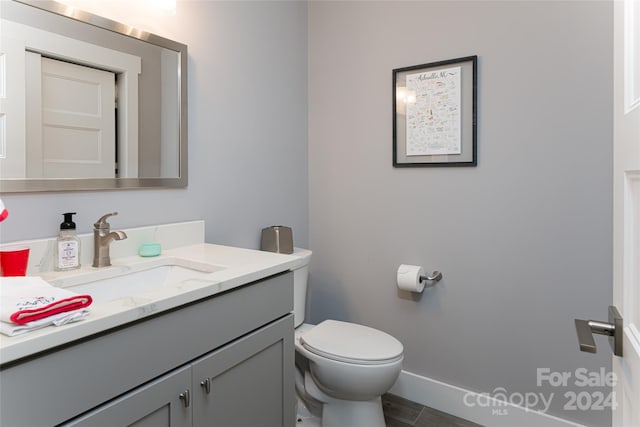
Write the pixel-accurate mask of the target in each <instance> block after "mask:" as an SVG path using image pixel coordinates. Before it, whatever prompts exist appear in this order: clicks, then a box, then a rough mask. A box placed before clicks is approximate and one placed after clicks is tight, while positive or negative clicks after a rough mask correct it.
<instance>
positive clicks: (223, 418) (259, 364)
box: [64, 315, 294, 427]
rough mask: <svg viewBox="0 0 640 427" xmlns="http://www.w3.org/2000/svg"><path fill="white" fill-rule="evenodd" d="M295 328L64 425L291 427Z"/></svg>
mask: <svg viewBox="0 0 640 427" xmlns="http://www.w3.org/2000/svg"><path fill="white" fill-rule="evenodd" d="M292 327H293V318H292V315H289V316H287V317H285V318H283V319H281V320H279V321H276V322H275V323H273V324H271V325H268V326H265V327H263V328H260V329H259V330H257V331H255V332H253V333H251V334H249V335H247V336H245V337H242V338H240V339H238V340H237V341H235V342H233V343H231V344H229V345H226V346H224V347H223V348H221V349H219V350H216V351H213V352H211V353H210V354H207V355H205V356H203V357H202V358H200V359H198V360H195V361H194V362H193V363H190V364H188V365H187V366H185V367H182V368H180V369H176V370H174V371H172V372H170V373H168V374H167V375H164V376H162V377H160V378H158V379H156V380H154V381H152V382H150V383H149V384H145V385H143V386H140V387H139V388H137V389H135V390H134V391H132V392H129V393H127V394H125V395H124V396H122V397H120V398H118V399H115V400H114V401H112V402H109V403H106V404H104V405H102V406H100V407H98V408H96V409H94V410H92V411H90V412H89V413H87V414H85V415H83V416H81V417H79V418H76V419H74V420H72V421H71V422H69V423H66V424H64V425H65V426H67V427H71V426H73V427H106V426H132V427H191V426H192V425H193V426H198V427H199V426H203V427H204V426H212V427H215V426H220V427H234V426H237V427H254V426H255V427H281V426H285V425H288V424H290V423H291V420H292V417H293V415H294V414H293V412H292V411H291V410H290V409H291V407H290V405H289V403H290V402H289V401H288V400H287V399H286V398H285V396H287V395H288V390H287V387H290V386H291V385H290V383H289V381H288V378H287V375H289V369H287V368H286V367H287V366H292V364H293V359H292V354H291V352H290V351H289V348H290V346H291V345H292V342H291V337H290V335H291V333H290V332H291V328H292ZM283 398H284V399H283Z"/></svg>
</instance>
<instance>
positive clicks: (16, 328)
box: [0, 308, 89, 337]
mask: <svg viewBox="0 0 640 427" xmlns="http://www.w3.org/2000/svg"><path fill="white" fill-rule="evenodd" d="M88 315H89V310H87V309H85V308H81V309H79V310H74V311H68V312H66V313H60V314H54V315H53V316H49V317H46V318H44V319H40V320H34V321H32V322H29V323H25V324H23V325H18V324H15V323H8V322H3V321H0V332H2V333H3V334H5V335H8V336H10V337H13V336H16V335H20V334H24V333H26V332H30V331H34V330H36V329H40V328H44V327H45V326H49V325H54V326H61V325H66V324H67V323H71V322H77V321H78V320H82V319H84V318H85V317H87V316H88Z"/></svg>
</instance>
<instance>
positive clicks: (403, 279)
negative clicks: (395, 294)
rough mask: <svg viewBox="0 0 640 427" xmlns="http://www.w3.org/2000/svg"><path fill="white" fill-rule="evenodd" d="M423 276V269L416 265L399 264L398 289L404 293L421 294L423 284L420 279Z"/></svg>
mask: <svg viewBox="0 0 640 427" xmlns="http://www.w3.org/2000/svg"><path fill="white" fill-rule="evenodd" d="M422 276H424V269H423V268H422V267H420V266H418V265H408V264H400V267H398V276H397V280H398V287H399V288H400V289H402V290H404V291H410V292H422V291H423V290H424V282H422V281H421V280H420V278H421V277H422Z"/></svg>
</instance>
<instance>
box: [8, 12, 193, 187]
mask: <svg viewBox="0 0 640 427" xmlns="http://www.w3.org/2000/svg"><path fill="white" fill-rule="evenodd" d="M0 34H1V37H0V192H2V193H11V192H33V191H69V190H112V189H130V188H146V187H173V188H175V187H185V186H186V185H187V46H186V45H184V44H181V43H178V42H175V41H172V40H169V39H166V38H163V37H160V36H157V35H154V34H151V33H148V32H144V31H141V30H138V29H135V28H132V27H130V26H127V25H124V24H120V23H118V22H115V21H112V20H109V19H106V18H103V17H100V16H96V15H93V14H90V13H87V12H84V11H80V10H78V9H74V8H73V7H70V6H67V5H64V4H61V3H57V2H54V1H48V0H2V1H0Z"/></svg>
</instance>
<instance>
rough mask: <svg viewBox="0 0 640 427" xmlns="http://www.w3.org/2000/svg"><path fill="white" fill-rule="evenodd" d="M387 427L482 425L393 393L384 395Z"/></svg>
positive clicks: (476, 426)
mask: <svg viewBox="0 0 640 427" xmlns="http://www.w3.org/2000/svg"><path fill="white" fill-rule="evenodd" d="M382 409H383V411H384V419H385V422H386V423H387V427H482V426H480V424H476V423H472V422H471V421H467V420H464V419H462V418H458V417H455V416H453V415H449V414H446V413H444V412H441V411H437V410H435V409H432V408H429V407H427V406H422V405H420V404H418V403H415V402H412V401H410V400H407V399H403V398H402V397H398V396H395V395H393V394H389V393H387V394H385V395H383V396H382Z"/></svg>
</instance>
